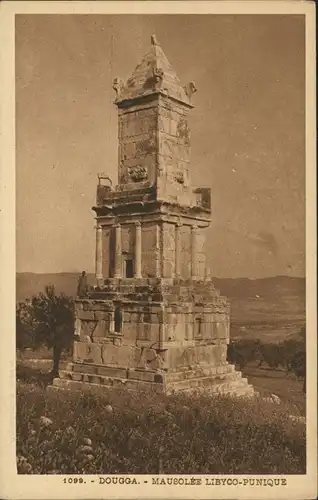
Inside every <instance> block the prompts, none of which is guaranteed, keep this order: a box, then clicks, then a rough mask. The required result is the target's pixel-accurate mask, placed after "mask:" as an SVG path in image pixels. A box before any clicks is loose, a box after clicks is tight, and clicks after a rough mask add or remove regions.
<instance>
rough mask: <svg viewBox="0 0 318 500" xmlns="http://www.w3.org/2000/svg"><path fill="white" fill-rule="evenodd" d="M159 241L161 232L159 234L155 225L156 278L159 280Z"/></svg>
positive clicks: (157, 226) (158, 228)
mask: <svg viewBox="0 0 318 500" xmlns="http://www.w3.org/2000/svg"><path fill="white" fill-rule="evenodd" d="M160 239H161V232H160V225H159V224H156V256H155V258H156V278H159V277H160V276H161V252H160V248H161V245H160Z"/></svg>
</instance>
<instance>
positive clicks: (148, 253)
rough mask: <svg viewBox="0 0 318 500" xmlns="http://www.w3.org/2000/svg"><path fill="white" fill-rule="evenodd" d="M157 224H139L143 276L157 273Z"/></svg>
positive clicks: (158, 252)
mask: <svg viewBox="0 0 318 500" xmlns="http://www.w3.org/2000/svg"><path fill="white" fill-rule="evenodd" d="M159 239H160V234H159V226H158V225H157V224H155V223H148V224H147V223H146V224H142V226H141V274H142V276H144V277H155V276H157V275H158V270H159V265H160V264H159V261H160V250H159V244H160V241H159Z"/></svg>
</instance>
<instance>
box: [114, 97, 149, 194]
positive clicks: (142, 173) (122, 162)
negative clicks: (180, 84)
mask: <svg viewBox="0 0 318 500" xmlns="http://www.w3.org/2000/svg"><path fill="white" fill-rule="evenodd" d="M155 105H156V101H154V102H152V103H150V104H143V105H142V106H133V107H131V108H129V109H128V110H127V109H122V110H120V112H119V125H118V126H119V131H118V133H119V146H118V158H119V172H118V177H119V178H118V182H119V184H125V183H134V182H143V181H146V180H148V181H150V183H154V182H155V176H156V172H155V165H156V155H157V151H158V145H157V109H156V108H155V107H154V106H155Z"/></svg>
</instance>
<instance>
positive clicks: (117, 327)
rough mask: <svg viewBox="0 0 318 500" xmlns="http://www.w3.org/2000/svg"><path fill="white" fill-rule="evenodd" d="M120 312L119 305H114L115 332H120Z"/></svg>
mask: <svg viewBox="0 0 318 500" xmlns="http://www.w3.org/2000/svg"><path fill="white" fill-rule="evenodd" d="M122 322H123V320H122V312H121V309H120V307H116V309H115V332H116V333H121V330H122Z"/></svg>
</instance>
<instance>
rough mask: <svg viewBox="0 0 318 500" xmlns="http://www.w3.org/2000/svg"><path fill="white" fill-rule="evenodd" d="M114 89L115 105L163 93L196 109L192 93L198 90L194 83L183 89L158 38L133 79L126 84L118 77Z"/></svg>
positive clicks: (153, 36) (152, 43) (136, 69)
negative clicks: (192, 102) (192, 101)
mask: <svg viewBox="0 0 318 500" xmlns="http://www.w3.org/2000/svg"><path fill="white" fill-rule="evenodd" d="M113 88H114V90H115V91H116V99H115V104H118V105H119V104H120V103H122V102H123V101H131V100H135V99H138V98H141V97H144V96H147V95H151V94H162V95H166V96H169V97H171V98H172V99H176V100H177V101H181V102H182V103H184V104H186V105H188V106H189V107H193V105H192V104H191V97H192V94H193V93H194V92H195V91H196V88H195V84H194V83H193V82H191V83H189V84H188V85H186V86H184V87H182V85H181V82H180V80H179V78H178V77H177V75H176V73H175V71H174V70H173V68H172V66H171V64H170V63H169V61H168V59H167V57H166V56H165V54H164V52H163V50H162V48H161V46H160V45H159V43H158V42H157V39H156V37H155V35H152V37H151V48H150V50H149V52H147V54H146V55H145V56H144V58H143V59H142V61H141V63H140V64H138V66H137V67H136V68H135V71H134V72H133V74H132V76H131V77H130V78H129V79H128V80H127V82H126V83H124V82H123V81H122V80H121V79H120V78H115V80H114V82H113Z"/></svg>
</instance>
